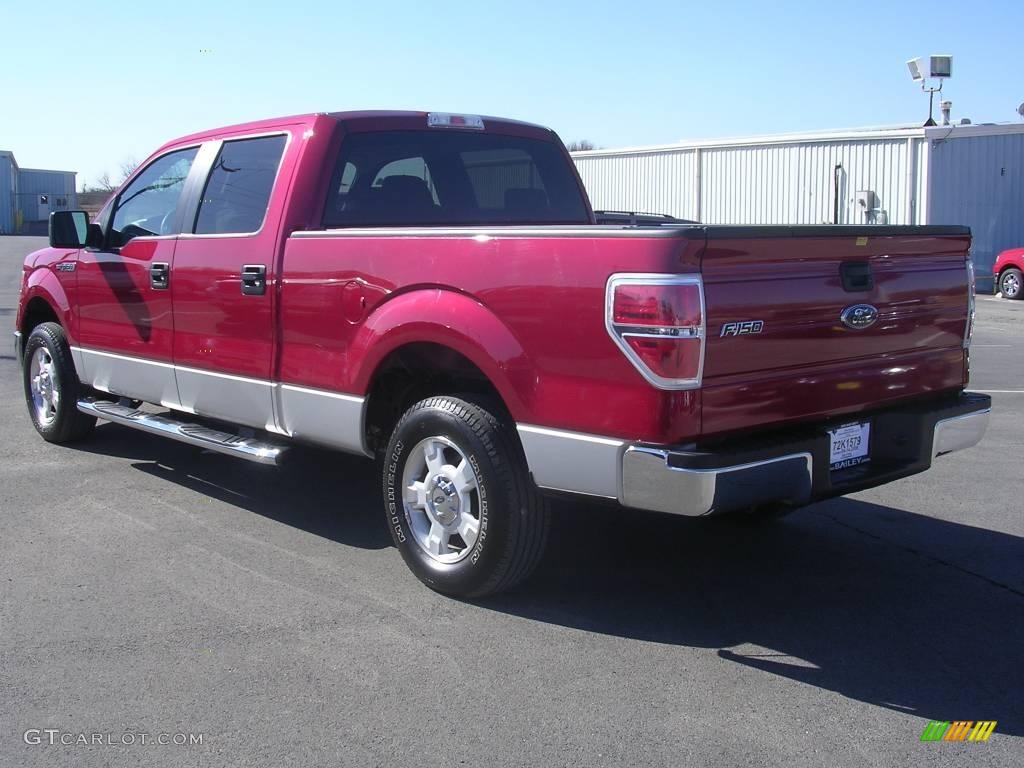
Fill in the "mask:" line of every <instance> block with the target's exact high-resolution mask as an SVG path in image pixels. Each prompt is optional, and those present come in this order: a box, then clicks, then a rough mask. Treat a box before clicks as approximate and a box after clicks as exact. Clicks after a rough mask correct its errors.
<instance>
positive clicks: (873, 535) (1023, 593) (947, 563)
mask: <svg viewBox="0 0 1024 768" xmlns="http://www.w3.org/2000/svg"><path fill="white" fill-rule="evenodd" d="M825 517H827V518H828V519H829V520H831V521H832V522H833V523H835V524H836V525H841V526H842V527H843V528H848V529H849V530H851V531H856V532H857V533H860V534H862V535H864V536H867V537H869V538H872V539H875V540H876V541H881V542H885V543H886V544H892V545H893V546H894V547H898V548H899V549H902V550H903V551H904V552H910V553H912V554H915V555H917V556H918V557H922V558H924V559H925V560H930V561H932V562H933V563H938V564H939V565H945V566H946V567H948V568H952V569H953V570H955V571H959V572H960V573H963V574H966V575H968V576H973V577H975V578H977V579H981V580H982V581H984V582H986V583H988V584H989V585H991V586H993V587H998V588H999V589H1005V590H1006V591H1007V592H1010V593H1011V594H1014V595H1016V596H1017V597H1024V591H1022V590H1019V589H1017V588H1016V587H1013V586H1011V585H1009V584H1004V583H1003V582H1001V581H996V580H995V579H992V578H990V577H988V576H985V575H983V574H981V573H977V572H975V571H972V570H970V569H969V568H964V567H963V566H961V565H957V564H956V563H953V562H950V561H949V560H943V559H942V558H941V557H936V556H935V555H931V554H929V553H927V552H922V551H921V550H919V549H914V548H913V547H909V546H907V545H906V544H900V543H899V542H897V541H893V540H891V539H887V538H885V537H884V536H880V535H879V534H877V533H872V532H871V531H866V530H864V529H863V528H858V527H857V526H856V525H850V523H847V522H845V521H843V520H840V519H838V518H836V517H834V516H832V515H830V514H828V513H826V514H825Z"/></svg>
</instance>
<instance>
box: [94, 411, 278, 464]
mask: <svg viewBox="0 0 1024 768" xmlns="http://www.w3.org/2000/svg"><path fill="white" fill-rule="evenodd" d="M78 410H80V411H81V412H82V413H87V414H89V415H90V416H95V417H96V418H99V419H106V420H107V421H111V422H113V423H115V424H121V425H123V426H125V427H131V428H132V429H138V430H141V431H143V432H148V433H150V434H151V435H160V436H162V437H169V438H171V440H177V441H178V442H179V443H188V444H189V445H194V446H196V447H198V448H206V449H207V450H209V451H216V452H217V453H223V454H226V455H228V456H237V457H238V458H240V459H248V460H249V461H255V462H256V463H258V464H270V465H273V466H277V465H280V463H281V459H282V457H283V456H284V454H285V453H286V452H287V450H288V446H287V445H284V444H283V443H273V442H270V441H268V440H259V439H257V438H255V437H241V436H239V435H233V434H231V433H230V432H221V431H220V430H217V429H211V428H210V427H206V426H203V425H202V424H193V423H191V422H187V421H177V420H175V419H171V418H168V417H167V416H160V415H158V414H155V413H148V412H147V411H140V410H139V409H138V408H133V407H132V406H130V405H124V404H122V403H115V402H113V401H110V400H93V399H91V398H90V399H85V400H79V401H78Z"/></svg>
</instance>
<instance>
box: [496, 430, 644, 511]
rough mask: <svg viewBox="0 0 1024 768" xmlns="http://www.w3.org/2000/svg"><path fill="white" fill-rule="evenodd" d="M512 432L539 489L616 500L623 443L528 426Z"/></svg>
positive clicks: (606, 438) (596, 436)
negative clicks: (516, 436)
mask: <svg viewBox="0 0 1024 768" xmlns="http://www.w3.org/2000/svg"><path fill="white" fill-rule="evenodd" d="M516 429H517V430H518V432H519V440H520V442H521V443H522V444H523V451H524V452H525V453H526V462H527V464H528V465H529V468H530V473H531V474H532V475H533V481H534V482H535V483H536V484H537V486H538V487H539V488H546V489H548V490H552V491H568V492H570V493H583V494H586V495H588V496H603V497H605V498H609V499H617V498H618V497H619V466H620V462H621V453H622V449H623V446H625V442H624V441H623V440H617V439H615V438H609V437H601V436H599V435H587V434H583V433H581V432H566V431H564V430H560V429H548V428H546V427H538V426H533V425H530V424H518V425H517V426H516Z"/></svg>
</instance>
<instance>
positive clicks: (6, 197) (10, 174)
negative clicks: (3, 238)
mask: <svg viewBox="0 0 1024 768" xmlns="http://www.w3.org/2000/svg"><path fill="white" fill-rule="evenodd" d="M17 185H18V173H17V170H16V168H15V165H14V162H13V160H12V159H11V156H10V155H8V154H5V153H0V235H9V234H12V233H13V232H14V192H15V190H16V188H17Z"/></svg>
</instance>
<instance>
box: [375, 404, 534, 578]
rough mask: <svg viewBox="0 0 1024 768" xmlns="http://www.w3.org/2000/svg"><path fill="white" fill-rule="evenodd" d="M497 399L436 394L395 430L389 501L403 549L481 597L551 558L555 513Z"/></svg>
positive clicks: (414, 563)
mask: <svg viewBox="0 0 1024 768" xmlns="http://www.w3.org/2000/svg"><path fill="white" fill-rule="evenodd" d="M497 410H498V409H497V408H488V407H487V406H485V405H484V404H477V403H472V402H469V401H467V400H463V399H461V398H456V397H447V396H445V397H432V398H428V399H427V400H423V401H421V402H419V403H417V404H416V405H414V406H413V407H412V408H410V409H409V410H408V411H407V412H406V413H405V415H404V416H403V417H402V418H401V420H400V421H399V422H398V424H397V426H396V427H395V429H394V432H393V433H392V435H391V440H390V442H389V444H388V448H387V453H386V455H385V460H384V477H383V480H384V506H385V513H386V515H387V520H388V528H389V529H390V531H391V537H392V539H393V540H394V542H395V546H396V547H397V548H398V551H399V552H401V554H402V557H403V559H404V560H405V562H406V564H407V565H408V566H409V568H410V569H411V570H412V571H413V573H415V574H416V576H417V577H418V578H419V579H420V581H422V582H423V583H424V584H426V585H427V586H428V587H430V588H431V589H435V590H437V591H438V592H443V593H446V594H450V595H455V596H458V597H480V596H483V595H487V594H492V593H495V592H500V591H502V590H506V589H509V588H511V587H513V586H514V585H516V584H518V583H519V582H520V581H522V580H523V579H524V578H526V577H527V576H528V575H529V574H530V572H531V571H532V570H533V569H534V567H535V566H536V565H537V563H538V562H539V560H540V558H541V554H542V553H543V550H544V545H545V543H546V540H547V534H548V527H549V515H548V509H547V504H546V501H545V500H544V499H543V498H542V497H541V496H540V494H539V493H537V491H536V489H535V488H534V487H533V485H532V482H531V481H530V478H529V476H528V473H527V471H526V465H525V460H524V458H523V455H522V449H521V447H520V445H519V442H518V439H517V437H516V435H515V433H514V431H513V430H512V428H511V427H510V425H508V424H507V423H506V422H505V421H503V420H502V419H501V418H499V416H498V415H496V413H495V412H496V411H497Z"/></svg>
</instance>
